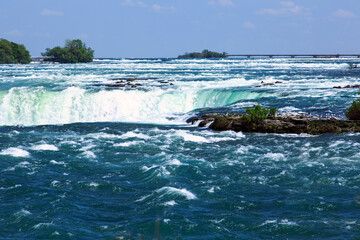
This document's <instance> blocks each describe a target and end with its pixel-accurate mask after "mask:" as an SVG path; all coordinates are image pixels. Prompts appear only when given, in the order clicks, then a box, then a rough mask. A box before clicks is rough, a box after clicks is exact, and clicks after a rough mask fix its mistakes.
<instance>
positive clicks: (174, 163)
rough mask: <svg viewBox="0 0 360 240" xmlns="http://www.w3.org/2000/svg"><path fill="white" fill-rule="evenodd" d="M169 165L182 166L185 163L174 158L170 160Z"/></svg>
mask: <svg viewBox="0 0 360 240" xmlns="http://www.w3.org/2000/svg"><path fill="white" fill-rule="evenodd" d="M168 164H169V165H175V166H180V165H183V164H182V163H181V162H180V161H179V160H177V159H172V160H171V161H169V162H168Z"/></svg>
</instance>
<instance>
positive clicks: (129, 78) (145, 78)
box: [110, 77, 158, 82]
mask: <svg viewBox="0 0 360 240" xmlns="http://www.w3.org/2000/svg"><path fill="white" fill-rule="evenodd" d="M154 79H158V78H156V77H143V78H137V77H128V78H111V79H110V80H115V81H128V82H133V81H135V80H154Z"/></svg>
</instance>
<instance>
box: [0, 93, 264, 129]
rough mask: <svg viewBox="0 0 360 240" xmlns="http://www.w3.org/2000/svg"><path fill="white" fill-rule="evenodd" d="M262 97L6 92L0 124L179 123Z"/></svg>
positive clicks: (1, 97)
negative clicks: (192, 115)
mask: <svg viewBox="0 0 360 240" xmlns="http://www.w3.org/2000/svg"><path fill="white" fill-rule="evenodd" d="M264 94H266V93H257V92H250V91H243V90H242V91H241V90H238V89H235V90H234V89H228V90H226V89H201V90H198V89H193V90H191V89H187V90H184V89H178V90H162V89H155V90H151V91H140V90H130V91H126V90H111V91H108V90H101V91H98V92H93V91H91V90H85V89H82V88H79V87H69V88H67V89H65V90H63V91H52V90H46V89H45V88H26V87H22V88H11V89H10V90H9V91H0V110H1V112H2V114H1V116H0V125H24V126H31V125H46V124H68V123H75V122H141V123H159V124H177V123H181V124H182V123H183V120H181V117H179V116H180V115H183V114H186V113H188V112H190V111H193V110H196V109H201V108H212V107H222V106H227V105H231V104H234V103H236V102H238V101H240V100H244V99H256V98H259V97H262V96H264ZM170 119H171V120H170ZM177 119H178V120H177Z"/></svg>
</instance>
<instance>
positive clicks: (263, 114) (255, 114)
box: [243, 104, 277, 122]
mask: <svg viewBox="0 0 360 240" xmlns="http://www.w3.org/2000/svg"><path fill="white" fill-rule="evenodd" d="M276 112H277V109H276V108H273V107H270V108H269V109H267V108H262V107H261V106H260V105H259V104H258V105H254V108H246V114H244V115H243V119H246V120H247V121H248V122H253V121H257V122H262V121H264V120H265V119H267V118H274V117H275V114H276Z"/></svg>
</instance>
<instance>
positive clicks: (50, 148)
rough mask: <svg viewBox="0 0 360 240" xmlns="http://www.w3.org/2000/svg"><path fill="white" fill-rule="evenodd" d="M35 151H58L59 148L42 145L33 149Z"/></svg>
mask: <svg viewBox="0 0 360 240" xmlns="http://www.w3.org/2000/svg"><path fill="white" fill-rule="evenodd" d="M32 149H33V150H37V151H58V150H59V149H58V147H56V146H54V145H51V144H40V145H37V146H33V147H32Z"/></svg>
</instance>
